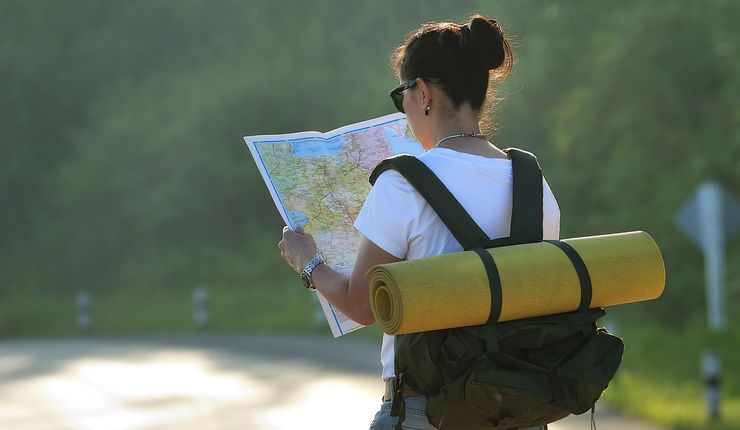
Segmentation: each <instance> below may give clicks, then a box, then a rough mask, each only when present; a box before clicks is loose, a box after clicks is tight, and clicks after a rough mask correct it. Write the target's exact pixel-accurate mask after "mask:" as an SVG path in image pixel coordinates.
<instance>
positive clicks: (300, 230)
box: [294, 225, 303, 233]
mask: <svg viewBox="0 0 740 430" xmlns="http://www.w3.org/2000/svg"><path fill="white" fill-rule="evenodd" d="M294 231H295V232H296V233H303V226H300V225H299V226H298V227H296V228H295V230H294Z"/></svg>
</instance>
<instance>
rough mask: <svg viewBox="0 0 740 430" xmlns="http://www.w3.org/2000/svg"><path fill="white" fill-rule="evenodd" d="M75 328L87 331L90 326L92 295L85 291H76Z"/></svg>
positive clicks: (83, 331)
mask: <svg viewBox="0 0 740 430" xmlns="http://www.w3.org/2000/svg"><path fill="white" fill-rule="evenodd" d="M76 302H77V328H78V329H79V330H80V332H81V333H88V332H89V331H90V328H91V327H92V297H91V296H90V293H88V292H87V291H79V292H78V293H77V298H76Z"/></svg>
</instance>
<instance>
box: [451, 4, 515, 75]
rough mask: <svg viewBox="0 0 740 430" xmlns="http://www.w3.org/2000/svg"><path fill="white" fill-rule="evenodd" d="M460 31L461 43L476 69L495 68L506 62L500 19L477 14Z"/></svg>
mask: <svg viewBox="0 0 740 430" xmlns="http://www.w3.org/2000/svg"><path fill="white" fill-rule="evenodd" d="M460 31H461V34H460V39H461V43H462V45H463V47H464V48H465V49H466V50H467V51H468V52H469V53H470V59H471V61H472V62H473V65H474V66H475V68H476V69H478V70H480V71H487V70H493V69H497V68H499V67H501V66H502V65H503V64H504V61H505V60H506V51H505V48H504V31H503V29H502V28H501V25H500V24H499V23H498V21H496V20H495V19H487V18H485V17H483V16H480V15H475V16H473V17H471V19H470V22H469V23H467V24H465V25H463V26H461V28H460Z"/></svg>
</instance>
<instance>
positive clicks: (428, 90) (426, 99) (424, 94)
mask: <svg viewBox="0 0 740 430" xmlns="http://www.w3.org/2000/svg"><path fill="white" fill-rule="evenodd" d="M416 86H418V87H419V90H420V94H419V100H420V101H421V102H422V103H423V104H424V106H427V105H431V104H432V99H433V98H434V95H433V94H432V86H431V85H430V84H429V83H428V82H427V81H425V80H424V79H421V78H416Z"/></svg>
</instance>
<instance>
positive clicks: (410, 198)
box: [354, 170, 421, 259]
mask: <svg viewBox="0 0 740 430" xmlns="http://www.w3.org/2000/svg"><path fill="white" fill-rule="evenodd" d="M419 198H420V196H419V194H418V193H417V192H416V190H415V189H414V188H413V187H412V186H411V185H410V184H409V183H408V182H407V181H406V179H405V178H404V177H403V176H401V174H400V173H398V172H396V171H394V170H387V171H385V172H383V173H382V174H381V175H380V176H379V177H378V179H377V180H376V181H375V185H374V186H373V187H372V189H371V190H370V194H368V196H367V199H365V204H364V205H363V206H362V209H361V210H360V213H359V215H357V219H356V220H355V223H354V226H355V228H356V229H357V230H359V231H360V233H362V234H363V235H364V236H365V237H366V238H368V239H369V240H370V241H371V242H373V243H374V244H375V245H377V246H379V247H380V248H382V249H383V250H384V251H385V252H387V253H389V254H391V255H393V256H394V257H396V258H401V259H403V258H406V254H407V252H408V243H409V237H410V236H411V232H412V230H413V228H414V225H415V223H417V222H418V214H419V211H420V210H421V208H420V207H419Z"/></svg>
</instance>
